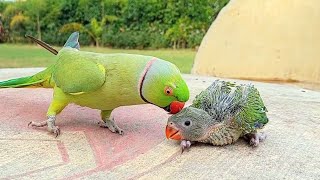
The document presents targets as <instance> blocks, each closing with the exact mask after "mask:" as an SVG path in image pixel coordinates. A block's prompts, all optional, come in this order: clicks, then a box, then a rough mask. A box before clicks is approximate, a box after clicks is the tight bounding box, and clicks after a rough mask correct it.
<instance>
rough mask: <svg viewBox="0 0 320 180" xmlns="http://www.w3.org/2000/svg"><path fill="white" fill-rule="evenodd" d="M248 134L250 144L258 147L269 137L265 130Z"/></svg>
mask: <svg viewBox="0 0 320 180" xmlns="http://www.w3.org/2000/svg"><path fill="white" fill-rule="evenodd" d="M248 136H249V138H248V140H249V144H250V145H251V146H254V147H257V146H258V145H259V143H260V142H262V141H264V140H265V139H266V138H267V135H266V134H265V133H264V132H261V133H254V134H249V135H248Z"/></svg>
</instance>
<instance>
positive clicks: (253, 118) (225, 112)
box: [166, 80, 269, 151]
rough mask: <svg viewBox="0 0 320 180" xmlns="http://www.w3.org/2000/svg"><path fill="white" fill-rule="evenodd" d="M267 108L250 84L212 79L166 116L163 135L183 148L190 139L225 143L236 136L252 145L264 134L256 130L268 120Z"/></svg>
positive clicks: (186, 146)
mask: <svg viewBox="0 0 320 180" xmlns="http://www.w3.org/2000/svg"><path fill="white" fill-rule="evenodd" d="M266 112H267V109H266V107H265V106H264V103H263V101H262V99H261V97H260V94H259V92H258V90H257V89H256V88H255V87H254V86H253V85H251V84H248V85H236V84H234V83H230V82H226V81H219V80H216V81H214V82H213V83H212V84H211V85H210V86H209V87H208V88H207V89H206V90H204V91H202V92H201V93H200V94H199V95H197V96H196V98H195V100H194V101H193V104H192V105H191V106H189V107H186V108H184V109H182V110H181V111H180V112H179V113H177V114H174V115H172V116H171V117H169V119H168V122H167V127H166V136H167V138H169V139H174V140H181V148H182V151H183V150H184V149H185V148H189V147H190V146H191V143H192V142H202V143H210V144H213V145H227V144H231V143H234V142H235V141H237V140H238V138H239V137H244V138H246V139H247V140H248V141H249V143H250V144H251V145H253V146H257V145H258V144H259V142H260V141H263V140H264V139H265V138H266V134H265V133H262V132H257V130H258V129H261V128H263V127H264V125H265V124H267V123H268V121H269V120H268V118H267V115H266Z"/></svg>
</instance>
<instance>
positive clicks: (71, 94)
mask: <svg viewBox="0 0 320 180" xmlns="http://www.w3.org/2000/svg"><path fill="white" fill-rule="evenodd" d="M29 38H31V39H33V40H34V41H36V42H37V43H38V44H39V45H41V46H43V47H45V48H46V49H47V50H49V51H50V52H52V53H53V54H55V55H57V61H56V63H55V64H54V65H52V66H50V67H48V68H47V69H45V70H44V71H42V72H39V73H37V74H35V75H33V76H28V77H22V78H17V79H11V80H7V81H3V82H0V88H16V87H45V88H53V91H54V92H53V100H52V102H51V104H50V107H49V109H48V111H47V120H46V121H43V122H33V121H31V122H30V123H29V125H31V126H34V127H43V126H47V128H48V130H49V131H50V132H52V133H54V134H55V135H56V136H58V135H59V134H60V129H59V127H58V126H56V125H55V120H56V116H57V115H58V114H59V113H60V112H61V111H62V110H63V109H64V108H65V107H66V106H67V105H68V104H70V103H74V104H77V105H80V106H86V107H89V108H93V109H99V110H101V119H102V121H101V123H100V126H102V127H107V128H109V129H110V130H111V131H112V132H117V133H119V134H122V133H123V131H122V130H121V129H120V128H119V127H118V126H117V125H116V124H115V122H114V120H113V118H112V117H110V115H111V112H112V110H113V109H115V108H117V107H119V106H127V105H135V104H143V103H149V104H153V105H156V106H158V107H161V108H163V109H165V110H166V111H168V112H171V113H177V112H178V111H180V110H181V109H182V108H183V106H184V102H186V101H187V100H188V99H189V90H188V87H187V85H186V82H185V81H184V80H183V78H182V76H181V74H180V71H179V70H178V68H177V67H176V66H175V65H173V64H172V63H170V62H167V61H164V60H161V59H159V58H156V57H151V56H142V55H133V54H101V53H92V52H85V51H80V45H79V42H78V39H79V33H78V32H74V33H72V34H71V36H70V37H69V39H68V40H67V42H66V43H65V45H64V47H63V48H62V49H61V50H60V51H59V52H58V51H56V50H55V49H53V48H52V47H51V46H49V45H48V44H46V43H44V42H42V41H39V40H37V39H35V38H33V37H30V36H29Z"/></svg>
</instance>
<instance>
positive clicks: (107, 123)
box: [98, 120, 123, 135]
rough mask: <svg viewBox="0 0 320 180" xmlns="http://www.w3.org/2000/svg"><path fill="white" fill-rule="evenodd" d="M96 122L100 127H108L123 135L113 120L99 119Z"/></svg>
mask: <svg viewBox="0 0 320 180" xmlns="http://www.w3.org/2000/svg"><path fill="white" fill-rule="evenodd" d="M98 124H99V125H100V127H103V128H108V129H109V130H110V131H111V132H113V133H119V134H120V135H123V130H122V129H120V128H119V127H118V126H117V125H116V123H115V122H114V120H107V121H100V122H98Z"/></svg>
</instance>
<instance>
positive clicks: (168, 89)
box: [164, 86, 173, 96]
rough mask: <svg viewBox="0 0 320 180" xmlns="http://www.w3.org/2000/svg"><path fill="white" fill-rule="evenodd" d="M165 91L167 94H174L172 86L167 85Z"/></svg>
mask: <svg viewBox="0 0 320 180" xmlns="http://www.w3.org/2000/svg"><path fill="white" fill-rule="evenodd" d="M164 93H165V94H166V95H167V96H172V95H173V90H172V88H171V87H169V86H166V87H165V88H164Z"/></svg>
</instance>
